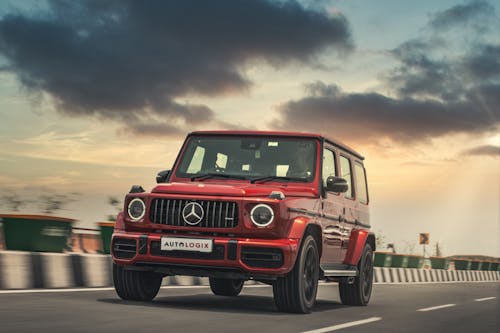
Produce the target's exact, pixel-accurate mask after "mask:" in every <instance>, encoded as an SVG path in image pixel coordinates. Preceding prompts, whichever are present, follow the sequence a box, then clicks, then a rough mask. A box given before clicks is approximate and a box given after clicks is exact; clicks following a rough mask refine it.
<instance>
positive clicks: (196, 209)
mask: <svg viewBox="0 0 500 333" xmlns="http://www.w3.org/2000/svg"><path fill="white" fill-rule="evenodd" d="M203 214H204V211H203V207H202V206H201V205H200V204H199V203H197V202H190V203H188V204H187V205H186V206H184V209H183V210H182V218H183V219H184V222H186V223H187V224H189V225H197V224H198V223H200V222H201V220H203Z"/></svg>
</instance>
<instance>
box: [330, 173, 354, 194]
mask: <svg viewBox="0 0 500 333" xmlns="http://www.w3.org/2000/svg"><path fill="white" fill-rule="evenodd" d="M348 189H349V185H347V180H345V179H344V178H341V177H332V176H330V177H328V178H327V179H326V190H327V191H328V192H334V193H345V192H347V190H348Z"/></svg>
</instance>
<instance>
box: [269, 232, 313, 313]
mask: <svg viewBox="0 0 500 333" xmlns="http://www.w3.org/2000/svg"><path fill="white" fill-rule="evenodd" d="M318 280H319V253H318V246H317V244H316V241H315V239H314V237H313V236H311V235H307V236H306V237H305V238H304V241H303V242H302V245H301V247H300V250H299V254H298V256H297V260H296V261H295V265H294V267H293V269H292V271H291V272H290V273H288V274H287V275H286V276H285V277H282V278H278V279H277V280H276V281H275V282H274V283H273V294H274V302H275V303H276V306H277V307H278V310H279V311H282V312H292V313H310V312H311V309H312V308H313V306H314V303H315V302H316V293H317V292H318Z"/></svg>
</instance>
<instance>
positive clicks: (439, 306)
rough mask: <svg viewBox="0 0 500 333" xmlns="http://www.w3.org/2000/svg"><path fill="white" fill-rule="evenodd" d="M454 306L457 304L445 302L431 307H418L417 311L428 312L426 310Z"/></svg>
mask: <svg viewBox="0 0 500 333" xmlns="http://www.w3.org/2000/svg"><path fill="white" fill-rule="evenodd" d="M452 306H456V304H444V305H438V306H432V307H430V308H423V309H418V310H417V311H421V312H426V311H432V310H439V309H444V308H451V307H452Z"/></svg>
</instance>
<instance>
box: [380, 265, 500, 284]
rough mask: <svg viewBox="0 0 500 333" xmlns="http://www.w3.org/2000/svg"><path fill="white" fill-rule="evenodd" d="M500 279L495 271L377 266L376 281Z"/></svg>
mask: <svg viewBox="0 0 500 333" xmlns="http://www.w3.org/2000/svg"><path fill="white" fill-rule="evenodd" d="M489 281H493V282H494V281H500V272H495V271H448V270H444V269H418V268H393V267H375V271H374V282H375V283H380V284H383V283H443V282H489Z"/></svg>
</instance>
